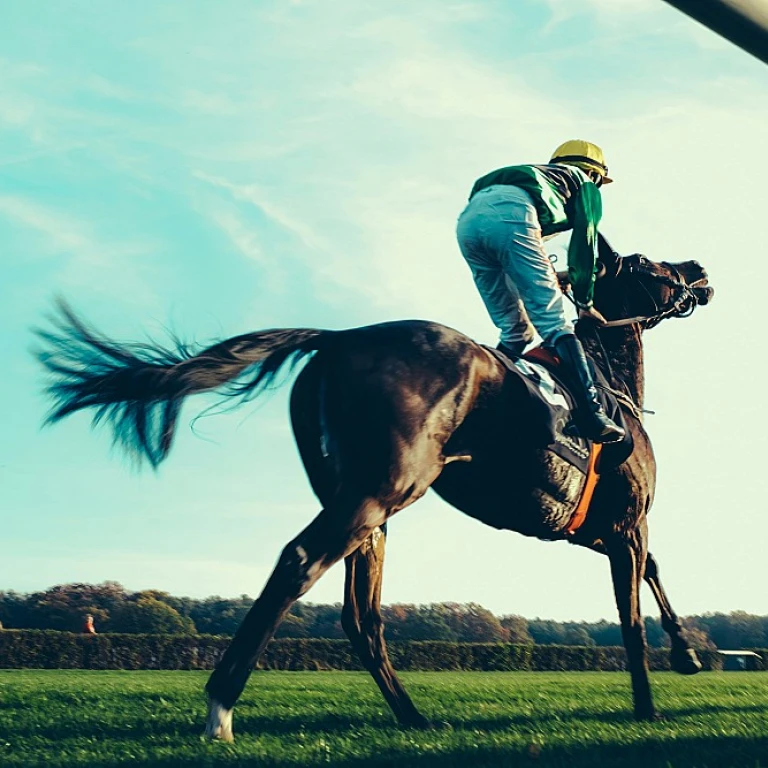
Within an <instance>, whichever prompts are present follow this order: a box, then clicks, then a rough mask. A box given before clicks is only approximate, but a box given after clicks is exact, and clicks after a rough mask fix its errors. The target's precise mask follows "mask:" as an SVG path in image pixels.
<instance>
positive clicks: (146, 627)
mask: <svg viewBox="0 0 768 768" xmlns="http://www.w3.org/2000/svg"><path fill="white" fill-rule="evenodd" d="M112 631H113V632H130V633H146V634H153V635H163V634H169V635H170V634H194V633H195V625H194V623H193V622H192V620H191V619H189V618H187V617H185V616H182V615H181V614H180V613H179V612H178V611H177V610H176V609H175V608H171V606H170V605H168V604H167V603H164V602H162V601H161V600H157V599H156V598H154V597H148V596H141V595H140V596H139V597H137V598H136V599H134V600H128V601H126V602H125V603H124V604H123V605H122V607H121V608H120V610H119V611H118V613H117V615H116V616H115V617H113V619H112Z"/></svg>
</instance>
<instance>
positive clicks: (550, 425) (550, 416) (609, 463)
mask: <svg viewBox="0 0 768 768" xmlns="http://www.w3.org/2000/svg"><path fill="white" fill-rule="evenodd" d="M486 349H487V350H488V351H489V352H491V353H492V354H493V355H494V356H495V357H496V358H497V359H498V360H499V361H500V362H501V363H502V364H503V365H504V367H505V368H506V369H507V370H508V371H510V372H511V373H514V374H516V375H517V376H518V377H519V378H520V380H521V381H522V382H523V383H524V384H525V387H526V389H527V391H528V394H529V397H530V400H531V406H532V409H533V413H532V414H531V416H533V417H534V419H535V420H536V422H538V423H539V424H540V426H541V427H542V428H543V438H542V445H541V447H546V448H547V449H548V450H550V451H552V452H553V453H555V454H556V455H558V456H560V457H561V458H562V459H564V460H565V461H567V462H568V463H569V464H572V465H573V466H574V467H576V468H577V469H578V470H579V471H580V472H582V473H584V474H586V473H587V469H588V466H589V456H590V441H588V440H586V439H585V438H583V437H581V436H580V435H578V433H576V434H574V430H573V429H572V428H569V427H571V425H572V421H573V416H574V413H575V410H576V404H575V400H574V398H573V396H572V395H571V393H570V391H569V390H568V388H567V383H566V382H565V381H564V380H563V378H561V376H560V372H559V370H558V369H557V365H559V362H558V361H557V360H556V359H555V358H553V357H552V356H551V355H549V353H548V352H546V351H545V350H542V349H538V348H537V349H534V350H531V352H530V353H528V355H526V356H525V357H520V358H515V359H510V358H508V357H507V356H506V355H504V354H503V353H502V352H500V351H499V350H497V349H493V348H491V347H486ZM545 360H547V361H550V360H551V364H550V363H549V362H547V363H546V364H545V363H544V361H545ZM590 365H591V367H592V374H593V377H594V378H595V381H596V382H597V383H598V384H600V385H601V387H599V388H598V394H599V396H600V399H601V401H602V403H603V407H604V408H605V411H606V413H607V414H608V415H609V416H610V417H611V418H612V419H613V420H614V421H615V422H616V423H617V424H619V425H620V426H622V427H623V428H624V430H625V432H626V436H625V438H624V439H623V440H622V441H620V442H618V443H609V444H606V445H604V446H603V450H602V453H601V456H600V469H608V468H611V467H616V466H618V465H619V464H621V463H622V462H624V461H626V460H627V459H628V458H629V456H630V454H631V453H632V449H633V447H634V445H633V441H632V436H631V434H630V432H629V429H628V428H627V424H626V421H625V420H624V414H623V412H622V410H621V408H620V406H619V404H618V401H617V400H616V398H615V397H613V395H611V393H610V392H607V391H605V389H603V388H602V387H607V382H606V380H605V377H604V376H603V375H602V373H601V372H600V371H599V369H598V368H597V366H595V365H594V363H593V362H592V361H591V360H590ZM566 431H567V434H566Z"/></svg>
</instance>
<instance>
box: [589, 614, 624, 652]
mask: <svg viewBox="0 0 768 768" xmlns="http://www.w3.org/2000/svg"><path fill="white" fill-rule="evenodd" d="M586 629H587V632H589V636H590V637H591V638H592V640H594V642H595V645H601V646H606V645H621V644H622V639H621V627H620V626H619V625H618V624H615V623H612V622H608V621H605V620H604V619H603V620H601V621H597V622H594V623H593V624H589V625H587V627H586Z"/></svg>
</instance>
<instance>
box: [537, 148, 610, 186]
mask: <svg viewBox="0 0 768 768" xmlns="http://www.w3.org/2000/svg"><path fill="white" fill-rule="evenodd" d="M549 162H550V163H567V164H568V165H575V166H576V167H577V168H581V169H582V170H583V171H588V172H589V171H594V172H596V173H599V174H600V176H602V181H603V184H610V183H611V182H612V181H613V179H611V178H609V177H608V166H607V165H606V164H605V157H604V156H603V150H602V149H600V147H598V146H597V144H592V143H591V142H589V141H582V140H581V139H571V140H570V141H566V142H565V144H561V145H560V146H559V147H558V148H557V149H556V150H555V151H554V152H553V153H552V158H551V159H550V161H549Z"/></svg>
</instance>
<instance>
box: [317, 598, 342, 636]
mask: <svg viewBox="0 0 768 768" xmlns="http://www.w3.org/2000/svg"><path fill="white" fill-rule="evenodd" d="M312 613H313V617H312V623H311V624H310V625H309V628H308V633H309V636H310V637H326V638H330V639H332V640H341V639H342V638H345V637H346V636H347V634H346V632H344V629H343V627H342V626H341V603H333V604H331V605H315V606H313V611H312Z"/></svg>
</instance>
